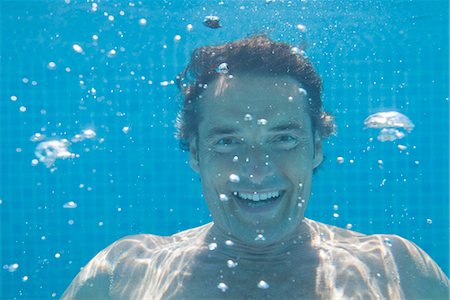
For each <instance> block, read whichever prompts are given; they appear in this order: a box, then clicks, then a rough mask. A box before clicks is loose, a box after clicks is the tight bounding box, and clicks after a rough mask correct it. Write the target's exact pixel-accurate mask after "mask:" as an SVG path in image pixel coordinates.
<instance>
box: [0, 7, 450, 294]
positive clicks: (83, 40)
mask: <svg viewBox="0 0 450 300" xmlns="http://www.w3.org/2000/svg"><path fill="white" fill-rule="evenodd" d="M448 15H449V4H448V1H444V0H442V1H441V0H431V1H419V0H411V1H403V0H402V1H401V0H396V1H387V0H385V1H384V0H374V1H365V0H358V1H355V0H353V1H351V0H341V1H326V0H315V1H313V0H291V1H287V0H248V1H244V0H241V1H239V0H222V1H219V0H213V1H211V0H208V1H207V0H198V1H176V0H172V1H168V0H167V1H163V0H157V1H134V0H129V1H100V0H98V1H89V0H88V1H75V0H42V1H41V0H36V1H32V0H1V2H0V20H1V27H0V30H1V52H0V59H1V68H0V83H1V88H0V142H1V147H0V168H1V169H0V216H1V222H0V236H1V244H0V247H1V256H0V263H1V266H2V269H1V270H0V272H1V273H0V274H1V275H0V276H1V280H0V298H1V299H49V298H59V297H60V296H61V295H62V293H63V291H64V290H65V288H66V287H67V286H68V285H69V284H70V282H71V280H72V279H73V278H74V277H75V275H76V274H77V273H78V272H79V270H80V268H81V267H83V266H84V265H85V264H86V263H87V262H88V261H89V260H90V259H91V258H92V257H93V256H94V255H95V254H96V253H98V252H99V251H100V250H101V249H103V248H105V247H106V246H107V245H109V244H111V243H112V242H113V241H115V240H117V239H119V238H121V237H123V236H125V235H130V234H137V233H152V234H158V235H170V234H173V233H176V232H178V231H181V230H185V229H187V228H192V227H195V226H199V225H201V224H205V223H207V222H209V221H211V217H210V215H209V212H208V211H207V208H206V205H205V203H204V199H203V198H202V195H201V186H200V181H199V178H198V176H197V175H196V174H195V173H194V172H193V171H191V170H190V168H189V166H188V164H187V158H188V154H187V153H184V152H183V151H181V150H180V149H179V148H178V142H177V141H176V140H175V138H174V133H175V130H174V126H173V125H174V120H175V118H176V114H177V110H178V109H179V108H180V103H181V102H180V99H181V98H180V94H179V91H178V90H177V88H176V85H175V84H174V80H175V77H176V75H177V74H178V73H179V72H181V70H182V69H183V68H184V66H185V65H186V64H187V62H188V60H189V57H190V54H191V53H192V51H193V50H194V49H195V48H196V47H199V46H203V45H210V44H221V43H224V42H227V41H231V40H235V39H239V38H244V37H246V36H249V35H252V34H268V35H269V37H271V38H272V39H275V40H278V41H285V42H288V43H291V44H293V46H297V47H298V48H299V49H303V51H304V53H302V55H307V56H308V57H309V58H310V60H311V61H312V62H313V64H314V66H315V68H316V69H317V71H318V73H319V74H320V76H321V77H322V79H323V88H324V91H323V101H324V107H325V109H326V110H327V111H328V112H331V113H332V114H334V115H335V117H336V123H337V126H338V134H337V136H333V137H331V138H329V139H327V140H325V141H324V153H325V155H326V159H325V161H324V163H323V164H322V166H321V167H320V169H319V170H318V171H317V172H316V174H315V176H314V179H313V195H312V197H311V199H310V202H309V207H308V210H307V217H308V218H311V219H314V220H317V221H320V222H324V223H328V224H332V225H336V226H340V227H344V228H349V229H350V228H351V229H352V230H355V231H358V232H362V233H365V234H373V233H390V234H397V235H400V236H402V237H405V238H407V239H409V240H411V241H413V242H414V243H416V244H417V245H419V246H420V247H421V248H422V249H424V250H425V251H426V252H427V253H428V254H429V255H430V256H431V257H432V258H433V259H434V260H435V261H436V262H437V263H438V264H439V265H440V267H441V268H442V269H443V270H444V272H445V273H446V274H447V276H448V274H449V29H448V21H449V20H448ZM207 16H216V17H218V18H219V22H220V26H221V27H220V28H211V26H210V27H208V26H206V25H207V24H205V23H204V20H205V17H207ZM212 27H214V26H212ZM379 112H397V114H393V118H394V121H395V120H397V121H398V122H397V123H395V122H394V123H389V124H384V125H383V124H381V125H379V123H376V124H378V125H374V126H370V125H371V124H372V125H373V123H370V124H369V123H368V122H367V121H366V124H365V120H366V119H367V118H368V117H369V116H371V115H373V114H375V113H379ZM400 114H401V115H400ZM405 118H406V119H405ZM370 120H373V116H372V118H371V119H370V118H369V121H370ZM405 120H406V121H405ZM408 122H409V123H408ZM411 124H413V125H411ZM368 125H369V126H368ZM367 127H369V128H367ZM370 127H377V128H370ZM382 130H384V131H383V132H381V131H382Z"/></svg>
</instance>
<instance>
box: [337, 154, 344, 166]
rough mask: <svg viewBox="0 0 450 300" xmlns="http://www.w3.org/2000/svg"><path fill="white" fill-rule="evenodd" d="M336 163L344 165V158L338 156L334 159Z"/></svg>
mask: <svg viewBox="0 0 450 300" xmlns="http://www.w3.org/2000/svg"><path fill="white" fill-rule="evenodd" d="M336 161H337V162H338V164H342V163H344V158H343V157H342V156H338V157H337V158H336Z"/></svg>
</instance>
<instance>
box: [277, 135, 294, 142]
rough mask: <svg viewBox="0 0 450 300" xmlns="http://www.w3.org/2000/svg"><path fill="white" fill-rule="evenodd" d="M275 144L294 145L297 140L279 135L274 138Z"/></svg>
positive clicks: (290, 136) (289, 136)
mask: <svg viewBox="0 0 450 300" xmlns="http://www.w3.org/2000/svg"><path fill="white" fill-rule="evenodd" d="M275 142H277V143H295V142H297V139H296V138H295V137H293V136H292V135H281V136H277V137H276V138H275Z"/></svg>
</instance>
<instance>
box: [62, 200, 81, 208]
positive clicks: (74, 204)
mask: <svg viewBox="0 0 450 300" xmlns="http://www.w3.org/2000/svg"><path fill="white" fill-rule="evenodd" d="M77 206H78V204H76V203H75V202H74V201H69V202H66V203H64V204H63V208H77Z"/></svg>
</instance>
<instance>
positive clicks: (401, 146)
mask: <svg viewBox="0 0 450 300" xmlns="http://www.w3.org/2000/svg"><path fill="white" fill-rule="evenodd" d="M397 148H398V149H399V150H401V151H403V150H406V149H407V148H408V147H406V146H405V145H398V146H397Z"/></svg>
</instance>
